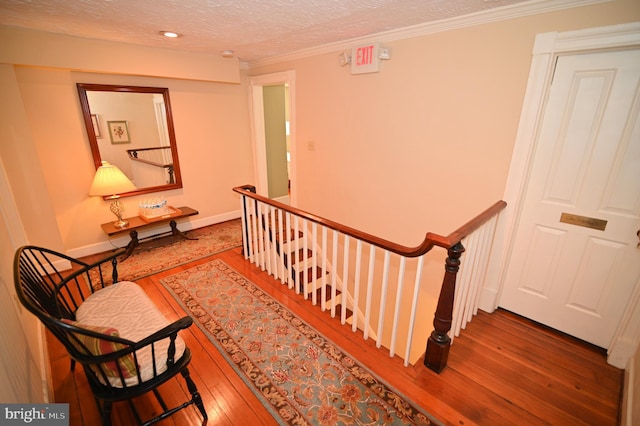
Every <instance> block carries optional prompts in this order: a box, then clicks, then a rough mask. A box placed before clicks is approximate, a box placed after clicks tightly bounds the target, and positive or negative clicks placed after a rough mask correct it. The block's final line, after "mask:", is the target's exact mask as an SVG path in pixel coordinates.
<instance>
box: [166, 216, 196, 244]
mask: <svg viewBox="0 0 640 426" xmlns="http://www.w3.org/2000/svg"><path fill="white" fill-rule="evenodd" d="M169 226H171V234H172V235H176V236H179V237H182V238H184V239H185V240H197V238H191V237H188V236H187V234H185V233H184V232H182V231H181V230H179V229H178V224H177V223H176V221H175V220H172V221H171V222H169Z"/></svg>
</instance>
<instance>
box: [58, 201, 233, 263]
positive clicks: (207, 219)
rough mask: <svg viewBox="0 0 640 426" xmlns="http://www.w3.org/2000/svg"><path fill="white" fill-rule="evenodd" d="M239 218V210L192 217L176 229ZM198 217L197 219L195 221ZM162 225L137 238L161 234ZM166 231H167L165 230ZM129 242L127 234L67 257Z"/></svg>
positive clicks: (74, 249)
mask: <svg viewBox="0 0 640 426" xmlns="http://www.w3.org/2000/svg"><path fill="white" fill-rule="evenodd" d="M240 216H241V212H240V210H236V211H232V212H227V213H222V214H219V215H215V216H207V217H198V216H192V217H191V218H190V219H189V220H188V221H182V222H180V223H179V225H178V228H179V229H180V230H181V231H190V230H192V229H196V228H202V227H205V226H209V225H214V224H216V223H222V222H226V221H228V220H232V219H237V218H239V217H240ZM196 217H198V218H197V219H195V218H196ZM162 225H164V228H168V226H169V225H168V224H166V223H164V224H158V227H152V228H151V229H148V230H146V231H139V233H138V238H139V239H142V238H146V237H149V236H152V235H155V234H157V233H159V232H162V230H161V229H159V227H160V226H162ZM165 230H168V229H165ZM129 241H130V237H129V235H128V234H123V235H122V236H120V237H116V238H112V239H109V240H107V241H103V242H100V243H96V244H90V245H86V246H82V247H76V248H73V249H70V250H68V251H67V255H69V256H71V257H75V258H79V257H84V256H90V255H92V254H96V253H103V252H106V251H109V250H113V249H116V248H119V247H125V246H126V245H127V244H128V243H129Z"/></svg>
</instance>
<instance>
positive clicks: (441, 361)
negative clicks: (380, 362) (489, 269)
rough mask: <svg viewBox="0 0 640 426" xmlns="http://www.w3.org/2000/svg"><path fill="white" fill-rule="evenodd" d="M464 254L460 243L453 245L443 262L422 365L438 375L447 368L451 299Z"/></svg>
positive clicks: (451, 310) (451, 309)
mask: <svg viewBox="0 0 640 426" xmlns="http://www.w3.org/2000/svg"><path fill="white" fill-rule="evenodd" d="M463 252H464V247H463V246H462V244H461V243H457V244H455V245H454V246H453V247H451V248H450V249H449V250H448V254H449V256H448V257H447V260H446V261H445V266H444V270H445V272H444V278H443V280H442V289H441V290H440V297H439V299H438V307H437V308H436V313H435V316H434V319H433V326H434V330H433V332H432V333H431V335H430V336H429V340H428V341H427V352H426V354H425V357H424V365H425V366H427V367H428V368H429V369H431V370H433V371H435V372H436V373H440V372H441V371H442V370H443V369H444V368H445V367H446V366H447V359H448V358H449V347H450V346H451V338H450V337H449V336H448V334H447V333H448V332H449V330H451V320H452V318H453V299H454V296H455V293H456V275H457V274H458V269H460V256H462V253H463Z"/></svg>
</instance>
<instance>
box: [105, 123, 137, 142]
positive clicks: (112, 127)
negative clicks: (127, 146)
mask: <svg viewBox="0 0 640 426" xmlns="http://www.w3.org/2000/svg"><path fill="white" fill-rule="evenodd" d="M107 127H109V136H111V143H112V144H116V143H129V142H131V139H130V138H129V127H128V126H127V122H126V121H107Z"/></svg>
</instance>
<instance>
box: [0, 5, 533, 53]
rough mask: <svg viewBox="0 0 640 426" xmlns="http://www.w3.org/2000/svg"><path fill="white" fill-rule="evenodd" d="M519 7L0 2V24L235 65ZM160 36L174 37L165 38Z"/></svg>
mask: <svg viewBox="0 0 640 426" xmlns="http://www.w3.org/2000/svg"><path fill="white" fill-rule="evenodd" d="M522 2H525V0H0V24H2V25H8V26H15V27H23V28H30V29H34V30H41V31H48V32H54V33H61V34H68V35H74V36H80V37H88V38H96V39H103V40H111V41H119V42H124V43H130V44H136V45H145V46H155V47H163V48H171V49H181V50H188V51H196V52H208V53H211V54H216V55H218V54H220V53H221V52H222V51H223V50H226V49H231V50H233V51H235V54H236V56H238V57H239V58H240V60H241V61H245V62H250V61H254V60H258V59H263V58H268V57H273V56H279V55H284V54H290V53H293V52H296V51H299V50H302V49H309V48H315V47H318V46H323V45H326V44H330V43H336V42H340V41H345V40H349V39H353V38H358V37H364V36H369V35H372V34H377V33H381V32H386V31H391V30H395V29H399V28H406V27H410V26H413V25H418V24H424V23H429V22H434V21H441V20H446V19H449V18H455V17H460V16H466V15H469V14H474V13H478V12H482V11H486V10H488V9H492V8H498V7H504V6H509V5H513V4H516V3H522ZM161 30H171V31H176V32H178V33H180V34H182V36H181V37H180V38H178V39H166V38H164V37H162V36H160V35H159V31H161Z"/></svg>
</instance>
